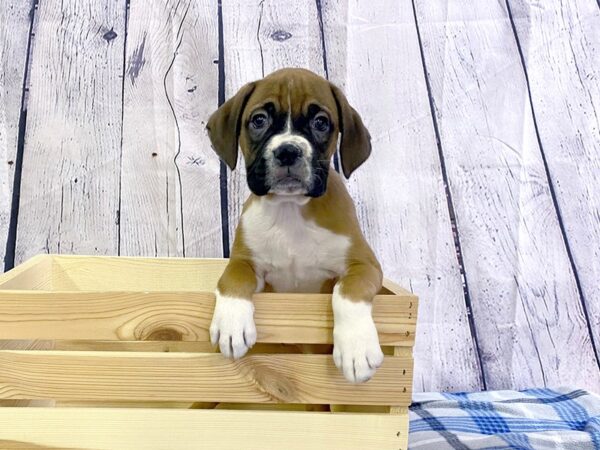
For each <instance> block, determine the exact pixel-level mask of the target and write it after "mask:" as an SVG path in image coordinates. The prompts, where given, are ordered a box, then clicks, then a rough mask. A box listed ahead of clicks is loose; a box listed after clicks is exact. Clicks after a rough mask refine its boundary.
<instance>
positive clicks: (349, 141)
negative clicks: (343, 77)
mask: <svg viewBox="0 0 600 450" xmlns="http://www.w3.org/2000/svg"><path fill="white" fill-rule="evenodd" d="M331 91H332V92H333V96H334V98H335V102H336V104H337V109H338V116H339V118H340V132H341V133H342V140H341V142H340V156H341V157H342V169H343V171H344V175H345V176H346V178H350V175H351V174H352V172H354V171H355V170H356V169H358V167H359V166H360V165H361V164H362V163H364V162H365V161H366V160H367V158H368V157H369V155H370V154H371V135H370V134H369V131H368V130H367V128H366V127H365V126H364V124H363V122H362V119H361V118H360V115H359V114H358V113H357V112H356V110H355V109H354V108H352V106H350V104H349V103H348V100H347V99H346V96H345V95H344V93H343V92H342V91H341V90H340V89H339V88H338V87H337V86H334V85H333V84H332V85H331Z"/></svg>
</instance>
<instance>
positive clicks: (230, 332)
mask: <svg viewBox="0 0 600 450" xmlns="http://www.w3.org/2000/svg"><path fill="white" fill-rule="evenodd" d="M210 341H211V342H212V344H213V345H217V343H218V344H219V349H220V350H221V353H222V354H223V355H224V356H226V357H228V358H234V359H238V358H241V357H242V356H244V355H245V354H246V352H247V351H248V350H249V349H250V348H251V347H252V346H253V345H254V344H255V343H256V326H255V325H254V305H253V303H252V301H250V300H245V299H242V298H234V297H227V296H224V295H221V294H220V293H219V292H217V301H216V304H215V312H214V314H213V319H212V322H211V324H210Z"/></svg>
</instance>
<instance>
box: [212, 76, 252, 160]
mask: <svg viewBox="0 0 600 450" xmlns="http://www.w3.org/2000/svg"><path fill="white" fill-rule="evenodd" d="M252 91H254V83H248V84H245V85H244V86H242V87H241V88H240V90H239V91H238V92H237V94H235V95H234V96H233V97H231V98H230V99H229V100H227V101H226V102H225V103H223V104H222V105H221V107H220V108H219V109H217V110H216V111H215V112H214V113H212V115H211V116H210V118H209V119H208V124H207V125H206V129H207V130H208V137H209V138H210V142H211V144H212V147H213V149H214V151H215V152H216V153H217V155H219V157H220V158H221V159H222V160H223V161H225V163H226V164H227V165H228V166H229V168H230V169H231V170H233V169H235V166H236V164H237V155H238V138H239V136H240V129H241V128H240V127H241V120H242V114H243V112H244V107H245V106H246V102H247V101H248V98H249V97H250V94H252Z"/></svg>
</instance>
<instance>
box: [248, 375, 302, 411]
mask: <svg viewBox="0 0 600 450" xmlns="http://www.w3.org/2000/svg"><path fill="white" fill-rule="evenodd" d="M254 379H255V380H256V382H257V383H258V385H259V386H260V387H261V389H262V390H263V391H265V392H266V393H268V394H269V395H270V396H271V397H272V398H274V399H275V400H277V401H280V402H287V403H290V402H294V401H297V395H296V388H295V386H294V384H293V383H291V382H290V380H289V379H288V378H286V377H284V376H282V375H281V374H279V373H277V372H274V371H273V370H272V369H271V368H269V367H255V368H254Z"/></svg>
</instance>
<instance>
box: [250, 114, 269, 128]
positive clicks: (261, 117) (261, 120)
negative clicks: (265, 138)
mask: <svg viewBox="0 0 600 450" xmlns="http://www.w3.org/2000/svg"><path fill="white" fill-rule="evenodd" d="M268 122H269V120H268V118H267V115H266V114H265V113H263V112H259V113H256V114H254V115H253V116H252V119H250V124H251V125H252V127H253V128H254V129H256V130H260V129H262V128H264V127H265V126H266V125H267V123H268Z"/></svg>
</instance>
